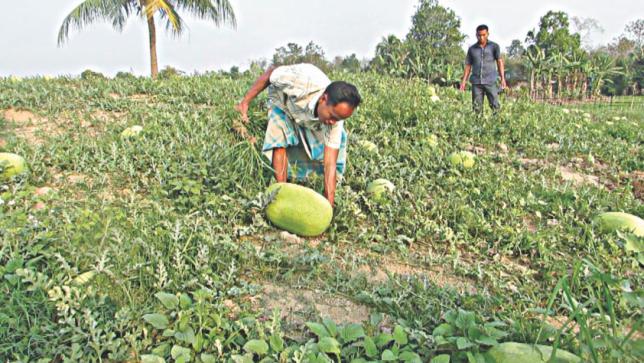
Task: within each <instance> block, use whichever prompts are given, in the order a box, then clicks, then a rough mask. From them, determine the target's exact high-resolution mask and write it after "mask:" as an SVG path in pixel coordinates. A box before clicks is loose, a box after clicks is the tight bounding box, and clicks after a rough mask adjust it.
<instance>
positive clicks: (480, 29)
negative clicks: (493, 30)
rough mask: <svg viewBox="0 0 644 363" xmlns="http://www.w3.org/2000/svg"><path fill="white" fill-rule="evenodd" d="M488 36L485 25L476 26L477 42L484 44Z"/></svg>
mask: <svg viewBox="0 0 644 363" xmlns="http://www.w3.org/2000/svg"><path fill="white" fill-rule="evenodd" d="M487 36H488V29H487V25H485V24H481V25H479V26H477V27H476V39H478V41H479V44H486V43H487Z"/></svg>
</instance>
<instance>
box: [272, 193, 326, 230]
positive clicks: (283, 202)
mask: <svg viewBox="0 0 644 363" xmlns="http://www.w3.org/2000/svg"><path fill="white" fill-rule="evenodd" d="M275 191H277V192H276V194H275V198H274V199H273V200H272V201H271V202H270V203H269V204H268V206H267V207H266V216H267V217H268V219H269V220H270V221H271V222H272V223H273V224H274V225H276V226H277V227H279V228H282V229H284V230H286V231H289V232H291V233H295V234H297V235H300V236H307V237H311V236H318V235H320V234H322V233H324V231H326V229H327V228H328V227H329V225H330V224H331V218H333V208H332V207H331V204H330V203H329V201H328V200H327V199H326V198H324V197H323V196H322V195H320V194H319V193H317V192H315V191H314V190H312V189H309V188H306V187H303V186H301V185H297V184H291V183H275V184H273V185H271V186H270V187H268V189H267V190H266V193H267V194H270V193H273V192H275Z"/></svg>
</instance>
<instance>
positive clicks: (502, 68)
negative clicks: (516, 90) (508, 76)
mask: <svg viewBox="0 0 644 363" xmlns="http://www.w3.org/2000/svg"><path fill="white" fill-rule="evenodd" d="M496 66H497V67H498V68H499V76H501V89H503V88H505V87H507V84H506V83H505V66H504V65H503V58H499V59H497V60H496Z"/></svg>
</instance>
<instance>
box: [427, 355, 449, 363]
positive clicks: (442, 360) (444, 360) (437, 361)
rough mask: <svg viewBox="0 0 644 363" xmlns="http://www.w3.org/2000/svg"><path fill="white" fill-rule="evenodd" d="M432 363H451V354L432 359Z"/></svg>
mask: <svg viewBox="0 0 644 363" xmlns="http://www.w3.org/2000/svg"><path fill="white" fill-rule="evenodd" d="M430 363H449V354H441V355H437V356H435V357H434V358H432V360H431V362H430Z"/></svg>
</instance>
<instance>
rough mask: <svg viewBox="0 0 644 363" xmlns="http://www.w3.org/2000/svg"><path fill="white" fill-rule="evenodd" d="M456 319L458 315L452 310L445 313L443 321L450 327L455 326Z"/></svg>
mask: <svg viewBox="0 0 644 363" xmlns="http://www.w3.org/2000/svg"><path fill="white" fill-rule="evenodd" d="M457 317H458V313H457V312H456V311H454V310H450V311H448V312H447V313H445V321H446V322H448V323H450V324H452V325H455V324H456V318H457Z"/></svg>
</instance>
